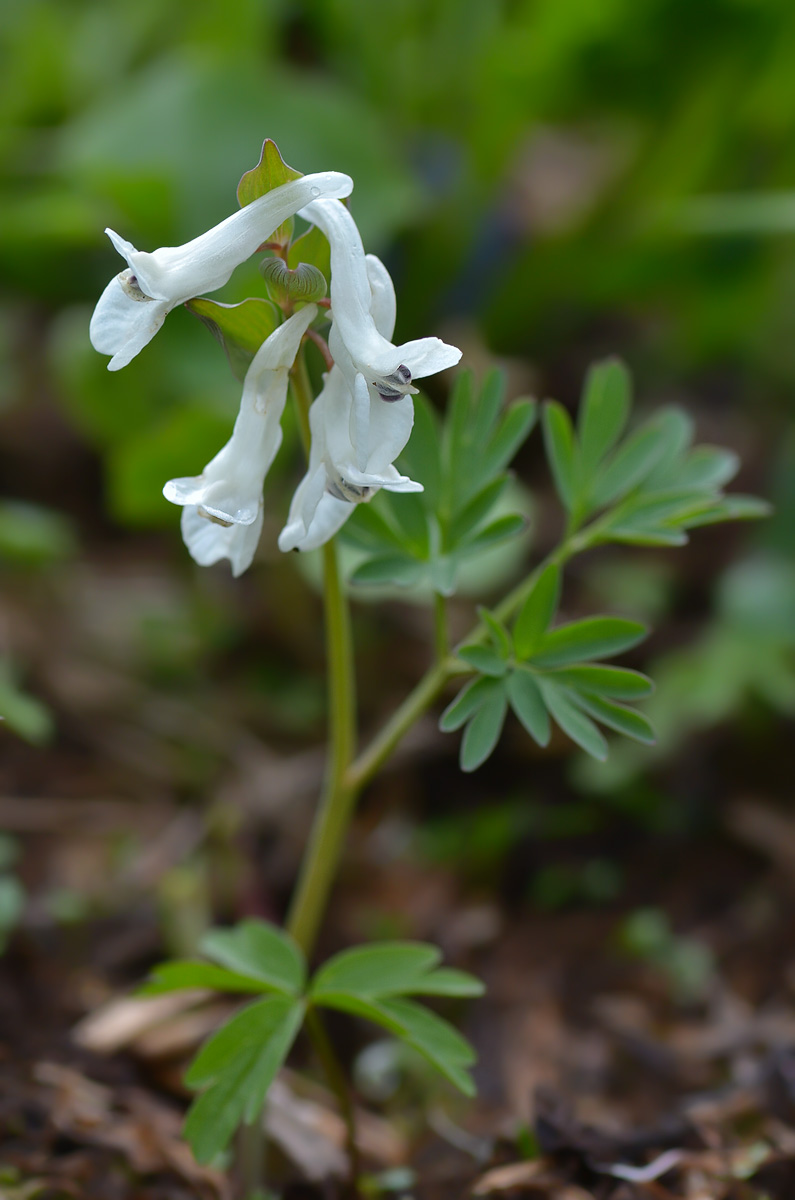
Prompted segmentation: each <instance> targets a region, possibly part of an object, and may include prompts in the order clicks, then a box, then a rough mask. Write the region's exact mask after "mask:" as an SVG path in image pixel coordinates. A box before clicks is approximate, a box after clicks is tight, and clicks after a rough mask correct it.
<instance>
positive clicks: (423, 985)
mask: <svg viewBox="0 0 795 1200" xmlns="http://www.w3.org/2000/svg"><path fill="white" fill-rule="evenodd" d="M485 990H486V989H485V987H484V985H483V984H482V983H481V981H480V980H479V979H476V978H475V976H474V975H469V974H468V973H467V972H466V971H455V970H453V969H452V968H451V967H439V969H438V970H436V971H431V972H429V974H427V975H423V977H422V978H421V979H418V980H417V981H416V983H414V984H408V985H407V986H406V987H405V988H400V989H399V990H396V991H395V992H394V995H401V994H404V993H405V994H408V995H412V996H462V997H464V996H482V995H483V993H484V992H485Z"/></svg>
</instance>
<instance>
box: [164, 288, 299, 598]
mask: <svg viewBox="0 0 795 1200" xmlns="http://www.w3.org/2000/svg"><path fill="white" fill-rule="evenodd" d="M316 316H317V306H316V305H314V304H308V305H307V306H306V307H305V308H302V309H301V310H300V312H297V313H296V314H295V315H294V316H292V317H289V318H288V319H287V320H286V321H285V322H284V324H283V325H280V326H279V327H278V329H275V330H274V331H273V333H272V334H271V335H270V337H268V338H267V339H266V340H265V341H264V342H263V343H262V345H261V346H260V348H259V350H258V351H257V353H256V354H255V355H254V358H253V359H252V361H251V366H250V367H249V369H248V371H247V372H246V378H245V380H244V382H243V396H242V399H241V401H240V412H239V413H238V416H237V420H236V421H235V427H234V429H233V431H232V436H231V438H230V439H229V441H228V442H227V443H226V445H225V446H224V447H223V449H222V450H219V452H218V453H217V454H216V456H215V458H213V459H212V460H211V461H210V462H209V463H208V464H207V466H206V467H205V468H204V470H203V471H202V473H201V475H194V476H187V477H185V478H182V479H170V480H169V481H168V483H167V484H166V485H165V487H164V488H163V495H164V496H165V497H166V499H167V500H170V501H171V503H172V504H181V505H183V509H182V521H181V525H182V536H183V538H184V540H185V545H186V546H187V547H188V550H189V551H190V554H191V556H192V558H193V559H194V560H195V561H196V562H197V563H198V564H199V566H202V567H207V566H211V565H212V564H213V563H216V562H218V561H219V560H220V559H222V558H228V559H229V561H230V562H231V564H232V574H233V575H235V576H237V575H240V574H242V572H243V571H245V570H246V568H247V567H249V566H250V565H251V560H252V559H253V557H254V553H255V551H256V549H257V543H258V542H259V537H260V533H261V531H262V515H263V499H262V488H263V484H264V482H265V476H266V475H267V473H268V471H269V470H270V467H271V463H272V462H273V460H274V458H275V457H276V454H277V452H278V449H279V446H280V445H281V443H282V428H281V419H282V413H283V412H284V406H285V404H286V402H287V386H288V375H289V371H290V368H291V367H292V365H293V362H294V361H295V356H296V354H297V353H298V347H299V346H300V344H301V338H302V337H303V336H304V334H305V333H306V331H307V329H308V328H309V326H310V325H311V324H312V321H313V320H314V318H315V317H316Z"/></svg>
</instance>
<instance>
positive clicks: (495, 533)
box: [458, 514, 527, 555]
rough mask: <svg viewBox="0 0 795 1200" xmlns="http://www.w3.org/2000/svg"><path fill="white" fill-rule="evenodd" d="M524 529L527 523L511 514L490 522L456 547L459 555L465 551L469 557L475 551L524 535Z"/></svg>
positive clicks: (522, 518)
mask: <svg viewBox="0 0 795 1200" xmlns="http://www.w3.org/2000/svg"><path fill="white" fill-rule="evenodd" d="M526 528H527V522H526V521H525V519H524V517H520V516H518V515H513V514H509V515H508V516H505V517H498V518H497V520H496V521H492V522H491V524H490V525H486V527H485V528H484V529H481V530H480V531H479V532H478V533H476V534H474V535H473V536H471V537H467V538H464V539H463V540H462V541H461V543H460V544H459V546H458V551H459V553H460V552H462V551H465V552H466V554H467V555H471V554H473V553H475V551H477V550H485V549H486V547H487V546H496V545H497V543H498V542H506V541H508V539H509V538H513V537H516V536H517V534H520V533H524V531H525V529H526Z"/></svg>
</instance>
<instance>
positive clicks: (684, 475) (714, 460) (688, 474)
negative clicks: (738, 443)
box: [676, 446, 740, 492]
mask: <svg viewBox="0 0 795 1200" xmlns="http://www.w3.org/2000/svg"><path fill="white" fill-rule="evenodd" d="M739 469H740V457H739V455H737V454H735V453H734V451H733V450H725V449H724V448H723V447H722V446H696V447H695V449H694V450H691V452H690V454H688V456H687V459H686V460H685V462H684V463H683V464H682V467H681V469H680V470H679V471H678V472H677V476H676V486H677V488H681V489H688V488H690V489H697V490H699V491H704V492H712V491H716V490H717V489H718V488H722V487H723V486H724V485H725V484H727V483H729V482H730V481H731V480H732V479H734V476H735V475H736V474H737V472H738V471H739Z"/></svg>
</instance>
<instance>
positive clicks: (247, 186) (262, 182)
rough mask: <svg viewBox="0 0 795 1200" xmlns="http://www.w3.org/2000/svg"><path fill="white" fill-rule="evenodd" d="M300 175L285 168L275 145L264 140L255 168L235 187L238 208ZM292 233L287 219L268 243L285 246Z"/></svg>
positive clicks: (290, 220) (285, 165)
mask: <svg viewBox="0 0 795 1200" xmlns="http://www.w3.org/2000/svg"><path fill="white" fill-rule="evenodd" d="M301 175H302V172H301V171H296V170H294V169H293V168H292V167H288V166H287V163H286V162H285V161H284V159H283V158H282V156H281V154H280V153H279V148H278V146H277V145H276V143H275V142H274V141H273V140H272V139H271V138H266V139H265V141H264V142H263V143H262V153H261V154H260V159H259V162H258V163H257V165H256V167H252V169H251V170H250V171H246V173H245V174H244V175H243V177H242V178H241V180H240V183H239V184H238V185H237V199H238V202H239V204H240V207H241V208H245V207H246V205H247V204H251V202H252V200H258V199H259V197H260V196H264V195H265V194H266V193H267V192H272V191H273V189H274V188H277V187H281V186H282V184H284V183H290V182H291V180H293V179H300V178H301ZM292 233H293V218H292V217H289V218H288V219H287V220H286V221H285V222H284V223H283V224H282V225H280V226H279V228H278V229H276V230H274V232H273V234H272V235H271V237H270V241H271V242H276V243H278V244H279V245H281V246H287V245H288V244H289V242H290V238H291V237H292Z"/></svg>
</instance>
